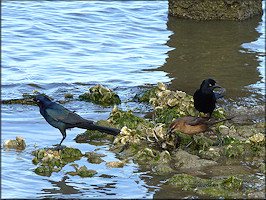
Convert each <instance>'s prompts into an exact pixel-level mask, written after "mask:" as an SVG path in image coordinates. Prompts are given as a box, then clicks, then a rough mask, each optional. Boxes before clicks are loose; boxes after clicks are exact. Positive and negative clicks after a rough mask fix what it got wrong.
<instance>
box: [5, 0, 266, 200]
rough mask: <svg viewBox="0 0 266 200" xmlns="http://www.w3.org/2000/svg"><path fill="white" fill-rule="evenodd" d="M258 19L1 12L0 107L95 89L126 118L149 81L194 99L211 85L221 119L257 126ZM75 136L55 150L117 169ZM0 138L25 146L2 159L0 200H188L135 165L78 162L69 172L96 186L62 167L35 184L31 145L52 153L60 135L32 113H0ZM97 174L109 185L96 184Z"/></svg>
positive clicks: (45, 4) (126, 8)
mask: <svg viewBox="0 0 266 200" xmlns="http://www.w3.org/2000/svg"><path fill="white" fill-rule="evenodd" d="M264 18H265V17H264V16H263V17H261V16H260V17H254V18H252V19H250V20H246V21H245V22H230V21H222V22H221V21H209V22H196V21H190V20H179V19H175V18H172V17H168V2H167V1H151V2H148V1H125V2H118V1H115V2H108V1H95V2H94V1H87V2H85V1H84V2H82V1H72V2H64V1H57V2H54V1H39V2H34V1H22V2H19V1H13V2H12V1H7V2H2V27H1V28H2V33H1V34H2V35H1V36H2V52H1V55H2V63H1V65H2V68H1V69H2V72H1V73H2V82H1V84H2V91H1V95H2V99H5V100H7V99H12V98H21V97H22V94H23V93H31V92H32V91H33V90H38V91H40V92H44V93H46V94H48V95H49V96H51V97H53V98H54V99H55V100H63V99H64V95H65V93H72V94H74V96H75V97H77V96H78V95H80V94H82V93H84V92H85V91H87V90H88V88H89V87H91V86H94V85H96V84H102V85H104V86H107V87H109V88H111V89H113V90H115V91H116V92H117V93H118V95H119V96H120V97H121V99H122V101H126V100H130V102H129V103H122V104H121V105H119V107H120V108H121V109H123V110H128V109H132V108H136V107H137V104H136V103H134V102H133V101H132V102H131V100H132V98H133V96H134V95H135V93H136V92H139V91H141V89H142V88H143V87H149V86H151V85H154V84H156V83H157V82H158V81H160V82H165V83H166V84H168V85H169V87H170V88H171V89H174V90H176V89H178V90H183V91H186V92H187V93H189V94H193V92H194V90H195V89H197V88H198V87H199V85H200V83H201V81H202V80H203V79H205V78H206V77H213V78H215V79H216V80H217V82H218V83H219V84H220V85H222V86H223V87H225V88H226V89H227V90H226V95H227V96H226V97H225V98H224V99H223V100H221V101H220V102H219V103H220V104H219V105H220V106H223V107H225V108H226V109H227V110H228V111H230V110H233V109H237V108H239V107H241V108H243V109H242V111H243V112H245V111H246V110H249V109H250V108H252V109H250V110H249V113H252V112H251V111H252V110H253V111H254V113H253V114H254V115H252V116H253V118H252V116H250V118H252V120H253V121H254V120H255V121H256V120H260V119H261V118H262V117H261V116H263V115H264V107H263V105H264V103H263V102H264V97H263V96H264V93H265V87H264V84H265V64H264V63H265V49H264V45H265V33H264V30H265V21H264ZM262 20H263V21H262ZM65 106H66V107H67V108H69V109H70V110H75V111H76V112H77V113H78V114H80V115H81V116H83V117H84V118H88V119H93V120H94V121H98V120H101V119H106V118H107V117H108V116H109V113H110V111H111V109H112V107H107V108H103V107H102V106H99V105H94V104H91V103H85V102H76V101H75V102H70V103H67V104H65ZM255 108H256V109H255ZM148 110H149V106H145V105H143V107H141V108H140V107H137V110H136V114H139V115H142V116H143V115H145V113H146V112H147V111H148ZM254 116H255V117H254ZM82 132H83V130H81V129H73V130H71V131H68V133H67V135H68V136H67V138H66V139H65V141H64V145H67V146H72V147H76V148H79V149H80V150H81V151H82V152H87V151H90V152H91V151H94V152H97V153H103V154H105V155H107V156H106V157H104V158H103V159H104V161H106V162H108V161H115V160H118V157H117V156H116V155H115V154H113V153H111V152H110V151H109V150H108V149H109V145H110V141H101V142H99V143H98V144H97V143H94V144H78V143H76V142H75V141H74V140H73V138H74V137H75V136H76V135H77V134H79V133H82ZM1 133H2V141H1V144H2V143H3V141H4V140H6V139H14V138H15V136H17V135H21V136H23V138H25V140H26V143H27V148H26V149H25V150H24V151H21V152H16V151H4V150H3V149H2V153H1V159H2V176H1V178H2V180H1V181H2V188H1V189H2V190H1V191H2V198H44V197H58V198H59V197H61V198H128V197H131V198H152V197H161V198H162V197H164V195H165V194H168V195H170V196H171V197H176V198H178V197H179V198H185V197H195V196H193V194H187V193H185V192H181V191H176V190H173V189H171V188H167V187H162V186H161V184H162V182H161V180H163V178H162V177H159V178H158V177H155V176H152V175H151V174H150V172H149V171H145V170H142V169H141V167H140V166H137V165H136V164H134V163H130V164H129V165H127V166H125V167H124V168H115V169H112V168H108V167H107V166H106V164H105V162H103V163H101V164H91V163H88V162H87V160H86V159H85V158H84V159H81V160H79V161H76V162H75V163H76V164H78V165H79V166H82V165H86V166H87V168H89V169H94V170H96V171H97V172H98V174H97V175H96V176H95V177H93V178H80V177H77V176H73V177H72V176H69V175H66V172H68V171H73V170H74V168H73V167H72V166H70V165H67V166H65V167H64V168H63V170H61V171H60V172H58V173H53V174H52V176H50V177H42V176H39V175H36V174H35V173H34V172H33V170H34V169H35V165H33V164H32V161H31V160H32V158H33V156H31V155H30V152H31V151H32V150H34V149H35V148H34V144H37V146H38V147H39V148H43V147H46V146H51V145H52V144H55V143H57V142H59V141H60V140H61V134H60V133H59V131H58V130H56V129H54V128H53V127H51V126H50V125H48V124H47V123H46V122H45V120H44V119H43V118H42V117H41V115H40V114H39V111H38V108H37V107H35V106H26V105H2V127H1ZM103 174H107V175H110V176H112V178H103V177H100V175H103ZM254 176H256V175H254Z"/></svg>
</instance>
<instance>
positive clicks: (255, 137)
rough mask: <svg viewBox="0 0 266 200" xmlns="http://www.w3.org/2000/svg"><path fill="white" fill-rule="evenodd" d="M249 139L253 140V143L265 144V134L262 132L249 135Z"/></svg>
mask: <svg viewBox="0 0 266 200" xmlns="http://www.w3.org/2000/svg"><path fill="white" fill-rule="evenodd" d="M249 140H250V141H251V142H253V143H254V144H261V145H263V144H265V135H263V134H262V133H257V134H255V135H253V136H251V137H249Z"/></svg>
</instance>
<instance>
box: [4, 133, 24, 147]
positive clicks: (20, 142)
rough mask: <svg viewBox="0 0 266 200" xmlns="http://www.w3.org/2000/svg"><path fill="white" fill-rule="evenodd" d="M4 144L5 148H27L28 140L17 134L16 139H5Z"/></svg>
mask: <svg viewBox="0 0 266 200" xmlns="http://www.w3.org/2000/svg"><path fill="white" fill-rule="evenodd" d="M3 146H4V148H5V149H17V150H24V149H25V148H26V142H25V139H23V138H22V137H21V136H16V139H15V140H5V141H4V144H3Z"/></svg>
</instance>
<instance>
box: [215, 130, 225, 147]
mask: <svg viewBox="0 0 266 200" xmlns="http://www.w3.org/2000/svg"><path fill="white" fill-rule="evenodd" d="M213 132H214V133H215V135H216V136H217V137H218V139H219V145H218V146H220V145H222V144H223V140H222V139H221V137H220V136H219V135H218V134H217V133H216V132H215V131H213Z"/></svg>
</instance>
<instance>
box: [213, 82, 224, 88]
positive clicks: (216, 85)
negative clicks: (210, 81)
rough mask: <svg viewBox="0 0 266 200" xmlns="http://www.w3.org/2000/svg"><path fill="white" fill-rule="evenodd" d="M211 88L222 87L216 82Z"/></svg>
mask: <svg viewBox="0 0 266 200" xmlns="http://www.w3.org/2000/svg"><path fill="white" fill-rule="evenodd" d="M213 88H223V87H221V86H220V85H218V84H216V83H215V85H214V86H213Z"/></svg>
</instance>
